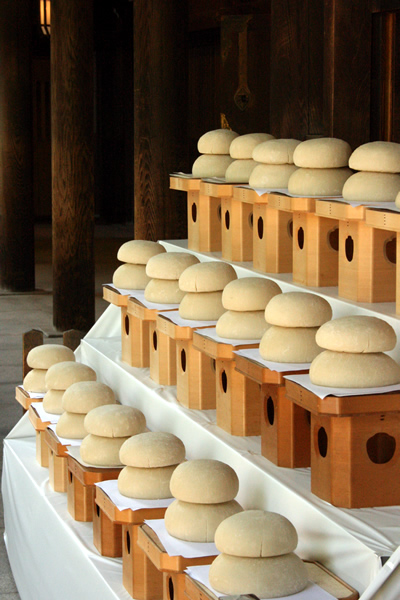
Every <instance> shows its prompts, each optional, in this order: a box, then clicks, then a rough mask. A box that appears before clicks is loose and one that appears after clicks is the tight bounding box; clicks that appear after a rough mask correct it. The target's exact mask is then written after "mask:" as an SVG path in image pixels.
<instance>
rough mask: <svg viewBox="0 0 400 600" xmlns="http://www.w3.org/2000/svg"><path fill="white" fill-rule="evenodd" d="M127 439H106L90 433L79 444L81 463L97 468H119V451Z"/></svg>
mask: <svg viewBox="0 0 400 600" xmlns="http://www.w3.org/2000/svg"><path fill="white" fill-rule="evenodd" d="M127 439H128V438H127V437H121V438H106V437H101V436H98V435H93V434H92V433H91V434H89V435H87V436H86V437H85V438H84V439H83V441H82V444H81V447H80V454H81V458H82V460H83V461H85V462H86V463H88V464H89V465H95V466H99V467H102V466H104V467H119V466H120V465H121V461H120V459H119V451H120V449H121V446H122V444H123V443H124V442H125V441H126V440H127Z"/></svg>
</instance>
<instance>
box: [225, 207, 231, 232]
mask: <svg viewBox="0 0 400 600" xmlns="http://www.w3.org/2000/svg"><path fill="white" fill-rule="evenodd" d="M230 224H231V217H230V215H229V210H226V211H225V227H226V228H227V229H228V230H229V227H230Z"/></svg>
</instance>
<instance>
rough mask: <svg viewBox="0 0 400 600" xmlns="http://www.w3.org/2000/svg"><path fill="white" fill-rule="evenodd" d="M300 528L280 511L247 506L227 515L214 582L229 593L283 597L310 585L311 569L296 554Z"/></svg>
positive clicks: (213, 571)
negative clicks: (308, 569) (297, 530)
mask: <svg viewBox="0 0 400 600" xmlns="http://www.w3.org/2000/svg"><path fill="white" fill-rule="evenodd" d="M297 541H298V538H297V532H296V529H295V528H294V526H293V525H292V523H291V522H290V521H289V520H288V519H286V518H285V517H283V516H282V515H279V514H277V513H273V512H266V511H263V510H246V511H243V512H241V513H238V514H237V515H233V516H232V517H229V518H227V519H226V520H225V521H223V522H222V523H221V525H219V527H218V529H217V531H216V532H215V545H216V546H217V548H218V550H219V551H220V552H221V553H222V554H220V555H219V556H217V558H216V559H215V560H214V561H213V563H212V564H211V566H210V571H209V581H210V584H211V586H212V587H213V588H214V589H215V590H217V591H218V592H220V593H223V594H229V595H242V594H255V595H256V596H257V597H258V598H280V597H282V596H289V595H291V594H296V593H298V592H301V591H302V590H304V589H305V587H306V586H307V580H308V577H307V570H306V567H305V565H304V563H303V561H302V560H301V559H300V558H299V557H298V556H297V554H294V550H295V549H296V547H297Z"/></svg>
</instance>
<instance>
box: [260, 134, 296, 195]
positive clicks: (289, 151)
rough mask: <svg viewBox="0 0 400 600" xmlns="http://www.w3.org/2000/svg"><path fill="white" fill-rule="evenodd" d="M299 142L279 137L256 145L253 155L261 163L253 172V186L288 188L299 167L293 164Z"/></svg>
mask: <svg viewBox="0 0 400 600" xmlns="http://www.w3.org/2000/svg"><path fill="white" fill-rule="evenodd" d="M299 144H300V140H293V139H279V140H269V141H267V142H263V143H262V144H259V145H258V146H256V148H254V150H253V155H252V156H253V160H255V161H256V162H257V163H259V164H258V165H257V166H256V167H255V169H254V171H253V172H252V173H251V176H250V179H249V184H250V185H251V187H253V188H266V189H286V188H287V187H288V182H289V178H290V176H291V175H292V173H294V171H296V169H297V167H296V166H295V165H294V164H293V153H294V151H295V148H296V147H297V146H298V145H299Z"/></svg>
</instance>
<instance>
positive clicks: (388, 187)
mask: <svg viewBox="0 0 400 600" xmlns="http://www.w3.org/2000/svg"><path fill="white" fill-rule="evenodd" d="M399 191H400V175H396V174H395V173H371V172H367V171H360V172H359V173H354V175H352V176H351V177H349V179H347V181H346V183H345V184H344V186H343V198H344V199H345V200H348V201H349V202H394V201H395V199H396V196H397V194H398V192H399Z"/></svg>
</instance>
